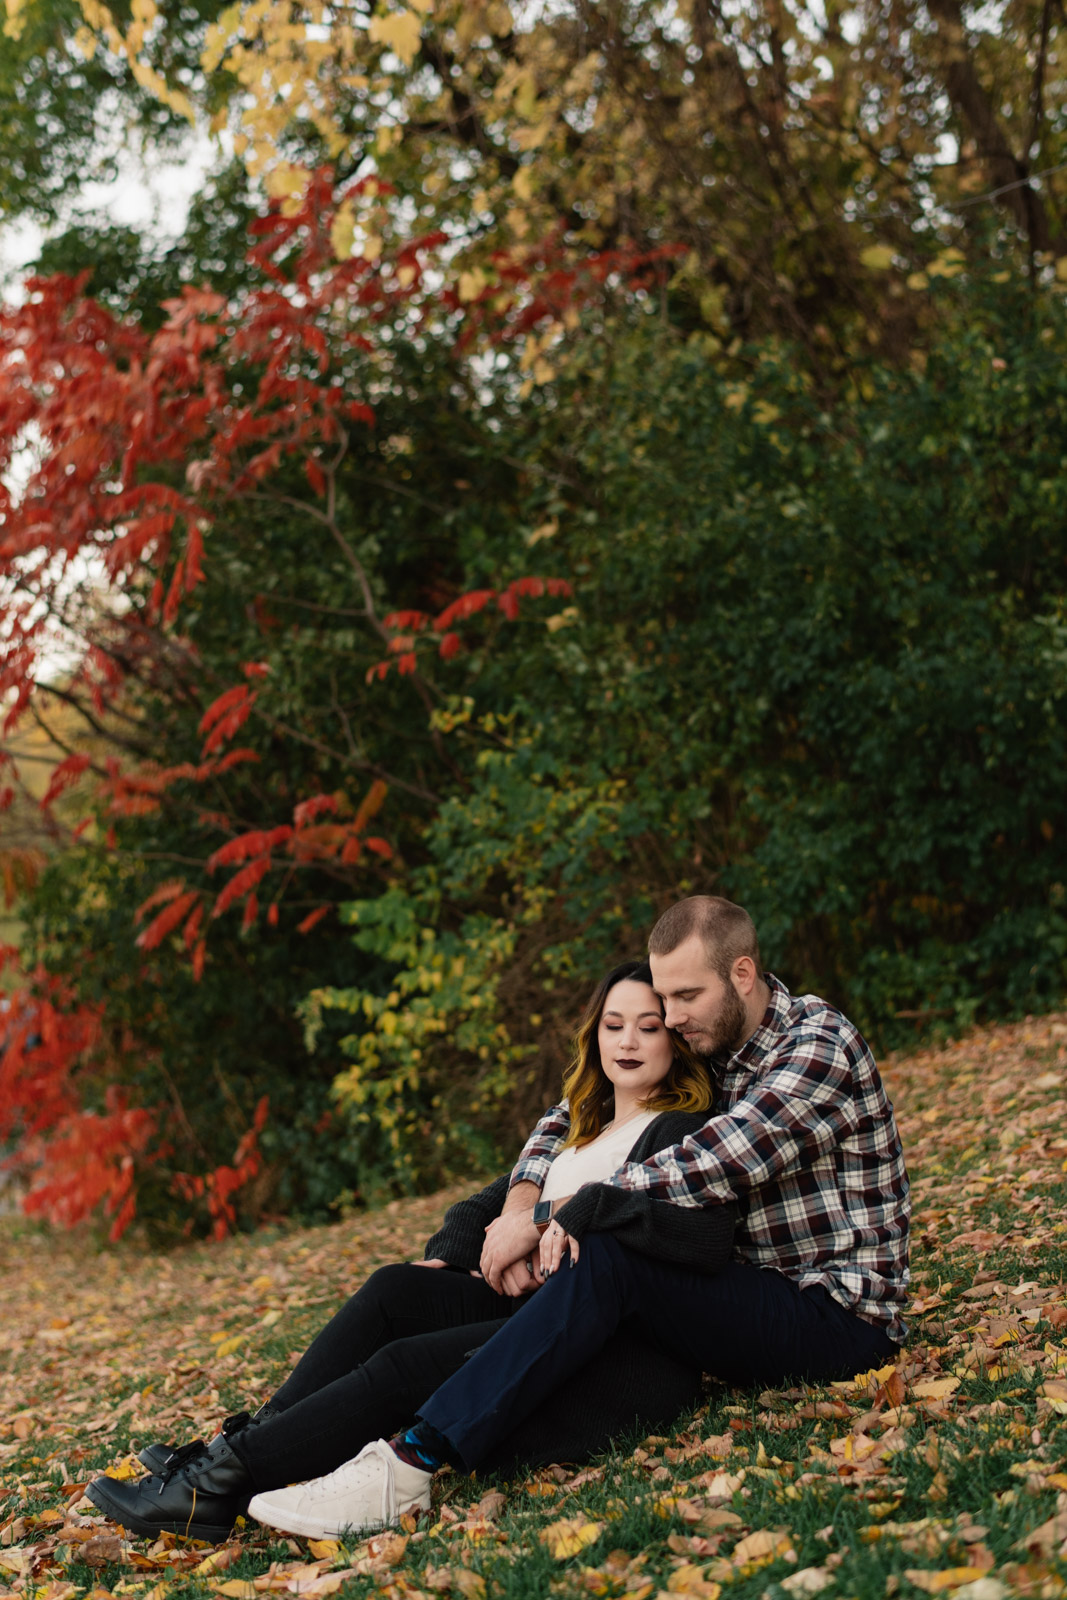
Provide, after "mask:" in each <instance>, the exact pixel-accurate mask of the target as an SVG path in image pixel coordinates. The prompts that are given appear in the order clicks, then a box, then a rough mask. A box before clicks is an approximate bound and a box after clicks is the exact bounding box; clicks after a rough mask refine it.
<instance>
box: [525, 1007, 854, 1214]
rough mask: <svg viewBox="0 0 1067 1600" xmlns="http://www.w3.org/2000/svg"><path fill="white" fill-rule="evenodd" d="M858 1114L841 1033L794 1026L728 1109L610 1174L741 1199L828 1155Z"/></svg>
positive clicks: (642, 1184) (679, 1198)
mask: <svg viewBox="0 0 1067 1600" xmlns="http://www.w3.org/2000/svg"><path fill="white" fill-rule="evenodd" d="M858 1120H859V1111H858V1108H857V1105H856V1100H855V1095H854V1092H853V1064H852V1061H851V1059H850V1051H849V1049H848V1048H847V1045H846V1042H845V1041H844V1040H843V1039H842V1037H841V1035H840V1034H839V1033H837V1032H836V1031H834V1032H831V1031H829V1030H822V1029H819V1028H814V1029H811V1030H805V1031H802V1032H795V1033H792V1034H791V1035H790V1036H789V1037H788V1039H786V1040H783V1042H782V1048H781V1052H780V1056H779V1058H778V1059H772V1060H771V1061H770V1062H769V1063H768V1064H767V1066H766V1068H765V1069H764V1071H763V1072H762V1073H761V1075H760V1077H759V1079H758V1081H757V1082H756V1083H755V1084H754V1085H753V1086H752V1088H751V1089H750V1090H749V1091H748V1093H747V1094H746V1095H744V1097H743V1098H741V1099H739V1100H737V1101H735V1102H734V1104H733V1105H732V1106H731V1107H730V1109H729V1111H726V1112H723V1113H720V1115H718V1116H713V1117H709V1119H708V1121H707V1122H706V1123H705V1124H704V1126H703V1127H702V1128H701V1129H700V1130H699V1131H698V1132H697V1133H694V1134H691V1135H690V1136H689V1138H687V1139H685V1140H683V1142H682V1143H681V1144H679V1145H674V1146H673V1147H672V1148H670V1149H667V1150H661V1151H659V1152H658V1153H657V1154H656V1155H654V1156H653V1157H651V1159H650V1160H648V1161H646V1162H642V1163H640V1164H638V1163H630V1164H629V1165H627V1166H624V1167H620V1168H619V1170H618V1172H616V1173H614V1174H613V1175H612V1176H611V1177H610V1178H609V1179H608V1180H607V1181H608V1182H609V1183H611V1184H614V1185H615V1186H616V1187H617V1188H620V1189H643V1190H647V1192H648V1193H649V1194H651V1195H653V1196H654V1197H656V1198H659V1199H661V1200H672V1201H673V1202H674V1203H675V1204H676V1205H682V1206H701V1205H709V1204H710V1205H716V1204H720V1203H722V1202H724V1201H727V1200H741V1199H743V1198H744V1197H745V1195H746V1194H747V1193H748V1191H750V1190H752V1189H758V1188H761V1187H762V1186H764V1185H766V1184H767V1183H768V1182H769V1181H771V1180H773V1179H775V1178H780V1177H783V1176H785V1175H786V1174H788V1173H790V1172H795V1171H797V1170H798V1169H799V1168H800V1167H803V1166H807V1165H810V1164H811V1163H812V1162H813V1161H816V1160H818V1158H819V1157H820V1156H823V1155H826V1154H827V1153H828V1152H829V1151H830V1150H833V1149H834V1148H835V1147H836V1146H837V1145H839V1144H840V1143H841V1141H842V1139H844V1138H846V1137H847V1136H848V1135H849V1134H850V1133H853V1132H854V1131H855V1129H856V1126H857V1124H858ZM535 1137H536V1130H535ZM532 1142H533V1141H531V1143H532ZM524 1154H525V1152H524ZM542 1181H543V1180H542Z"/></svg>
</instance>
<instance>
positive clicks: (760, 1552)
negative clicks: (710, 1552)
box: [730, 1528, 796, 1567]
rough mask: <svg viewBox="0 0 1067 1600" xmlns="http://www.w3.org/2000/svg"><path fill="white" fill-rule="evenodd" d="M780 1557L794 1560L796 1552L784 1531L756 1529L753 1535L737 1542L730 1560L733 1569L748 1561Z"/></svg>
mask: <svg viewBox="0 0 1067 1600" xmlns="http://www.w3.org/2000/svg"><path fill="white" fill-rule="evenodd" d="M780 1556H782V1557H785V1558H786V1559H788V1560H793V1561H795V1560H796V1551H795V1550H794V1549H793V1547H792V1544H791V1543H790V1538H789V1534H788V1533H787V1532H786V1531H785V1529H784V1528H757V1529H756V1531H755V1533H750V1534H748V1535H747V1536H746V1537H745V1538H744V1539H739V1540H738V1541H737V1543H736V1544H735V1545H734V1548H733V1553H732V1555H731V1556H730V1560H731V1561H732V1562H733V1564H734V1566H735V1567H742V1566H745V1565H746V1564H747V1563H748V1562H749V1561H763V1560H768V1559H770V1560H773V1559H775V1558H777V1557H780Z"/></svg>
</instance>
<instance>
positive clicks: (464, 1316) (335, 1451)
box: [230, 1264, 701, 1490]
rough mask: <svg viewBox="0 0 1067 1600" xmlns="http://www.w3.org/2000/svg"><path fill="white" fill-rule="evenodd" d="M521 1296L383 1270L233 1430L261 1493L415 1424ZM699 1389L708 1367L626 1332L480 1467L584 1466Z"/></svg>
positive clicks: (668, 1414) (453, 1279) (680, 1407)
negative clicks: (252, 1415) (260, 1410)
mask: <svg viewBox="0 0 1067 1600" xmlns="http://www.w3.org/2000/svg"><path fill="white" fill-rule="evenodd" d="M544 1293H545V1290H544V1289H539V1290H538V1291H537V1294H538V1295H540V1294H544ZM524 1303H525V1301H519V1300H513V1299H510V1298H507V1297H506V1296H502V1295H498V1294H496V1293H494V1291H493V1290H492V1289H490V1288H489V1286H488V1284H486V1283H485V1282H483V1280H482V1279H481V1278H472V1277H471V1276H470V1275H469V1274H467V1273H465V1272H455V1271H450V1270H448V1269H443V1268H435V1267H420V1266H415V1265H412V1264H405V1265H398V1266H392V1267H382V1268H380V1269H379V1270H378V1271H377V1272H375V1273H374V1274H373V1276H372V1277H370V1278H369V1279H368V1280H367V1282H366V1283H365V1284H364V1285H363V1287H362V1288H361V1289H360V1290H359V1291H358V1293H356V1294H354V1295H353V1296H352V1298H351V1299H350V1300H349V1301H348V1302H347V1304H346V1305H344V1306H342V1307H341V1309H340V1311H338V1312H337V1314H336V1316H335V1317H333V1318H332V1320H331V1321H330V1322H328V1323H327V1325H326V1327H325V1328H323V1330H322V1332H321V1333H320V1334H319V1335H318V1336H317V1338H316V1339H315V1340H314V1341H313V1342H312V1344H311V1345H310V1346H309V1347H308V1349H307V1350H306V1351H305V1353H304V1355H303V1356H302V1357H301V1359H300V1361H299V1363H298V1364H297V1366H296V1367H295V1368H294V1369H293V1371H292V1373H291V1374H290V1376H289V1377H288V1378H287V1379H286V1381H285V1382H284V1383H283V1384H282V1386H281V1388H280V1389H279V1390H278V1391H277V1393H276V1394H275V1395H273V1396H272V1397H271V1400H270V1402H269V1408H270V1414H268V1415H266V1416H264V1417H262V1418H261V1419H259V1420H258V1421H256V1422H255V1423H254V1424H253V1425H251V1426H249V1427H247V1428H244V1429H242V1430H241V1432H239V1433H237V1434H234V1435H233V1436H231V1440H230V1442H231V1444H232V1445H233V1447H234V1449H235V1450H236V1451H237V1454H238V1455H239V1456H240V1458H241V1460H242V1461H243V1462H244V1464H245V1465H246V1467H247V1468H248V1470H249V1473H250V1475H251V1477H252V1481H253V1483H254V1484H255V1486H256V1488H257V1489H261V1490H263V1489H274V1488H278V1487H280V1486H281V1485H283V1484H287V1483H296V1482H300V1481H302V1480H303V1479H305V1478H314V1477H319V1476H320V1475H321V1474H322V1473H326V1472H331V1471H332V1470H333V1469H334V1467H338V1466H340V1465H341V1463H342V1462H343V1461H347V1460H348V1459H349V1457H351V1456H354V1455H355V1454H356V1453H357V1452H358V1451H359V1450H361V1449H362V1447H363V1446H364V1445H365V1444H367V1443H369V1442H370V1441H371V1440H372V1439H379V1438H386V1439H388V1438H389V1437H391V1435H393V1434H395V1433H396V1432H398V1431H399V1430H400V1429H401V1428H404V1427H407V1426H408V1425H409V1424H410V1423H412V1422H414V1420H415V1416H416V1413H417V1412H418V1410H419V1408H420V1406H422V1405H423V1404H424V1402H426V1401H428V1400H429V1398H430V1396H431V1395H432V1394H433V1393H434V1391H435V1390H436V1389H438V1388H440V1386H441V1385H442V1384H444V1383H445V1382H446V1380H447V1379H449V1378H451V1377H452V1376H453V1375H454V1374H455V1373H457V1372H459V1371H460V1369H461V1368H462V1367H463V1365H464V1362H465V1360H466V1358H467V1357H468V1356H469V1355H471V1354H472V1352H474V1351H475V1350H478V1349H479V1348H480V1347H481V1346H482V1345H484V1344H485V1343H486V1341H487V1340H488V1339H490V1338H491V1337H492V1335H493V1334H494V1333H496V1332H498V1331H499V1330H500V1329H502V1328H505V1327H506V1326H507V1324H508V1322H509V1320H510V1319H511V1317H512V1316H513V1315H514V1314H515V1313H516V1312H517V1311H518V1310H519V1309H520V1308H521V1307H522V1306H523V1305H524ZM602 1343H603V1341H602ZM700 1392H701V1391H700V1372H699V1369H697V1368H695V1367H693V1366H692V1364H690V1363H686V1362H679V1361H678V1360H676V1359H674V1358H673V1357H670V1356H665V1355H663V1354H662V1353H661V1352H660V1351H658V1350H657V1349H655V1348H654V1347H652V1346H651V1345H650V1344H649V1343H648V1341H647V1340H646V1339H642V1338H640V1337H639V1336H637V1335H636V1334H635V1333H634V1332H633V1331H632V1330H630V1329H629V1328H620V1329H619V1331H618V1332H617V1333H616V1334H615V1335H614V1336H613V1337H612V1338H611V1339H610V1340H608V1341H607V1343H605V1344H604V1345H603V1348H602V1349H601V1350H600V1352H599V1353H598V1354H597V1356H596V1358H595V1359H594V1360H592V1361H591V1362H589V1363H588V1364H587V1365H586V1366H584V1367H582V1368H581V1370H578V1371H576V1372H574V1373H573V1375H572V1376H571V1377H570V1378H569V1379H568V1380H566V1381H564V1382H562V1383H560V1384H559V1385H558V1386H557V1388H556V1390H555V1392H554V1393H553V1394H552V1395H551V1396H550V1397H549V1398H548V1400H547V1401H546V1402H545V1404H544V1405H542V1406H541V1407H540V1408H539V1410H538V1413H537V1415H536V1416H535V1417H531V1418H528V1419H526V1420H525V1421H524V1422H523V1423H522V1424H520V1425H519V1426H517V1427H515V1428H513V1429H509V1430H507V1431H506V1432H505V1434H503V1435H502V1436H501V1438H500V1439H499V1440H498V1441H497V1443H496V1444H495V1445H494V1447H493V1448H492V1449H490V1450H488V1451H487V1452H486V1454H485V1456H484V1458H483V1460H482V1462H481V1465H482V1466H483V1467H484V1468H492V1469H496V1470H502V1471H508V1470H510V1469H512V1468H517V1467H519V1466H520V1465H525V1466H527V1467H531V1466H540V1465H544V1464H545V1463H547V1462H549V1461H586V1460H588V1459H589V1457H590V1456H592V1455H595V1454H598V1453H599V1452H600V1451H602V1450H605V1449H607V1448H608V1446H609V1445H610V1443H611V1440H612V1439H613V1438H616V1437H618V1436H619V1435H621V1434H625V1433H627V1432H631V1431H633V1430H635V1429H641V1430H643V1431H645V1432H654V1431H658V1430H659V1429H661V1428H664V1427H667V1426H669V1425H670V1423H671V1422H672V1421H673V1420H674V1419H675V1418H676V1417H677V1416H678V1414H679V1413H680V1412H682V1411H684V1410H686V1409H687V1408H691V1407H692V1406H694V1405H696V1404H697V1402H698V1401H699V1398H700Z"/></svg>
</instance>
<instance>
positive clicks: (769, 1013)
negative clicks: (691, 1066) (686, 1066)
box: [724, 972, 793, 1074]
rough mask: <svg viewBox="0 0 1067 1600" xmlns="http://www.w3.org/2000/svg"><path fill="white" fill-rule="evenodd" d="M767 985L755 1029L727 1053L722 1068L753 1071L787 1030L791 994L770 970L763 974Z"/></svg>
mask: <svg viewBox="0 0 1067 1600" xmlns="http://www.w3.org/2000/svg"><path fill="white" fill-rule="evenodd" d="M763 977H764V980H765V981H766V984H767V987H768V989H769V990H770V991H771V993H770V998H769V1000H768V1001H767V1009H766V1011H765V1012H764V1013H763V1019H762V1021H761V1022H760V1025H759V1027H758V1028H757V1029H756V1031H755V1033H750V1034H749V1036H748V1038H747V1039H746V1040H745V1042H744V1044H743V1045H742V1046H741V1047H740V1049H739V1050H735V1051H733V1053H732V1054H731V1055H730V1056H728V1057H727V1060H726V1064H725V1067H724V1072H725V1073H727V1074H732V1073H735V1072H747V1071H751V1072H755V1071H757V1070H758V1068H759V1067H760V1065H761V1063H762V1062H763V1061H764V1060H765V1058H766V1057H767V1056H769V1055H770V1053H771V1051H772V1050H775V1049H776V1048H777V1047H778V1045H779V1044H780V1043H781V1038H782V1034H783V1033H784V1032H785V1030H786V1018H787V1016H788V1014H789V1008H790V1006H791V1005H792V1004H793V997H792V995H791V994H790V993H789V990H788V989H787V988H786V986H785V984H784V983H779V982H778V979H777V978H776V977H775V976H774V973H773V972H765V973H764V974H763Z"/></svg>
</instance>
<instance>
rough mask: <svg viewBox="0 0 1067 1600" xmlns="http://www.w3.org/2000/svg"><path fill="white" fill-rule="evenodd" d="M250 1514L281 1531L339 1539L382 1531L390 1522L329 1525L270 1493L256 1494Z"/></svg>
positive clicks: (249, 1507) (266, 1525)
mask: <svg viewBox="0 0 1067 1600" xmlns="http://www.w3.org/2000/svg"><path fill="white" fill-rule="evenodd" d="M248 1515H249V1516H250V1517H255V1519H256V1521H257V1522H262V1523H263V1524H264V1526H265V1527H268V1528H276V1529H277V1530H278V1532H279V1533H295V1534H299V1536H300V1537H301V1538H303V1539H339V1538H340V1537H341V1535H342V1534H344V1533H349V1532H351V1533H361V1534H362V1533H381V1531H382V1529H383V1528H385V1527H387V1526H388V1524H387V1523H385V1522H382V1521H380V1520H379V1521H377V1522H367V1523H364V1524H363V1526H362V1527H359V1528H356V1527H353V1526H352V1525H351V1524H350V1523H345V1524H344V1525H343V1526H342V1527H328V1526H327V1525H326V1524H325V1523H324V1522H323V1520H322V1518H321V1517H313V1516H301V1514H300V1513H299V1512H298V1511H295V1510H294V1509H293V1508H292V1507H291V1506H287V1505H284V1504H283V1505H277V1504H275V1503H274V1502H273V1501H272V1500H271V1497H270V1495H269V1494H257V1495H254V1496H253V1498H252V1500H251V1501H250V1503H249V1506H248Z"/></svg>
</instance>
